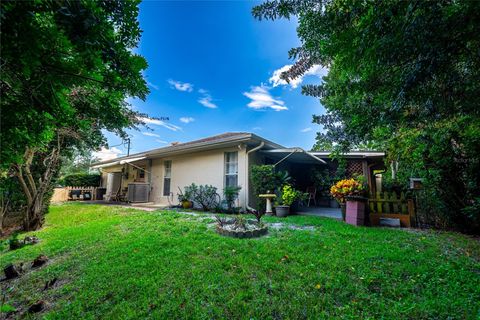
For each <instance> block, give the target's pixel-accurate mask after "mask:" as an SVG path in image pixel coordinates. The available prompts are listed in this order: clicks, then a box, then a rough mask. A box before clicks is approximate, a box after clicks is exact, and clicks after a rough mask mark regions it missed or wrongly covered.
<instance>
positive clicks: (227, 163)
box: [223, 151, 238, 187]
mask: <svg viewBox="0 0 480 320" xmlns="http://www.w3.org/2000/svg"><path fill="white" fill-rule="evenodd" d="M232 153H234V154H236V161H234V162H233V161H230V162H227V158H228V154H232ZM223 162H224V170H223V175H224V178H223V186H224V187H227V177H228V176H234V177H236V181H237V183H236V185H235V186H231V187H236V186H238V151H230V152H225V153H224V161H223ZM230 163H235V164H236V166H235V167H236V168H237V171H236V172H235V173H229V172H228V171H227V170H228V167H229V166H228V165H229V164H230Z"/></svg>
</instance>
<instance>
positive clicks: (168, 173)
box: [163, 160, 172, 196]
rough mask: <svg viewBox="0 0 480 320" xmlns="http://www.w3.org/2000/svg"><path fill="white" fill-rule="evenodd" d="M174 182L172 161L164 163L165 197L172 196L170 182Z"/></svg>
mask: <svg viewBox="0 0 480 320" xmlns="http://www.w3.org/2000/svg"><path fill="white" fill-rule="evenodd" d="M171 180H172V161H170V160H168V161H165V162H164V174H163V195H164V196H169V195H170V181H171Z"/></svg>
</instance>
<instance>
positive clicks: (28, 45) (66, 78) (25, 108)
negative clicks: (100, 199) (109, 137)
mask: <svg viewBox="0 0 480 320" xmlns="http://www.w3.org/2000/svg"><path fill="white" fill-rule="evenodd" d="M138 3H139V2H138V1H66V2H65V1H44V0H39V1H2V2H1V15H0V22H1V23H0V24H1V35H2V55H1V63H2V72H1V73H0V81H1V89H2V99H1V109H2V112H1V116H0V125H1V128H2V130H1V131H0V140H1V141H2V147H1V148H0V159H1V161H0V169H1V170H9V169H10V170H12V171H13V172H14V173H15V177H16V179H19V180H22V179H23V180H25V181H29V182H31V181H33V182H34V184H35V185H33V184H32V183H28V184H26V186H27V187H28V188H25V184H23V187H22V190H23V191H24V192H25V199H26V202H27V206H26V213H25V216H26V217H34V218H35V220H36V221H34V223H33V224H31V226H30V227H32V228H36V227H39V226H40V221H41V220H43V218H42V217H43V215H44V213H45V210H46V208H47V207H48V199H49V198H50V197H49V194H51V190H52V186H53V183H54V182H55V179H56V177H57V176H58V174H59V167H60V165H61V162H62V161H61V160H62V159H63V162H64V163H65V162H67V160H66V159H69V158H70V159H71V158H73V157H74V156H75V152H77V151H79V150H80V151H81V150H94V149H99V148H100V147H101V146H103V145H105V143H106V138H105V136H104V132H105V131H110V132H112V133H114V134H117V135H119V136H120V137H122V138H125V137H126V135H127V134H126V129H128V128H134V127H136V126H137V125H139V124H142V123H144V122H143V120H142V118H143V117H145V116H146V115H144V114H140V113H138V112H135V111H132V109H131V107H130V105H129V104H128V103H126V102H125V101H126V98H128V97H138V98H140V99H145V97H146V95H147V93H148V88H147V86H146V83H145V81H144V79H143V76H142V72H143V70H145V69H146V67H147V63H146V61H145V59H144V58H143V57H141V56H139V55H137V54H135V53H134V50H132V49H134V48H135V47H136V45H137V43H138V41H139V38H140V33H141V30H140V28H139V24H138V21H137V15H138ZM30 165H32V166H33V167H35V170H34V169H33V168H29V167H30ZM30 172H31V175H30ZM32 176H34V177H32ZM40 178H41V179H40ZM27 189H30V190H28V191H26V190H27ZM44 201H46V203H43V202H44ZM39 208H44V209H43V210H44V211H43V212H40V211H39ZM27 220H28V219H27ZM29 224H30V223H29Z"/></svg>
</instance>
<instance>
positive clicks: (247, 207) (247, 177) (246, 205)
mask: <svg viewBox="0 0 480 320" xmlns="http://www.w3.org/2000/svg"><path fill="white" fill-rule="evenodd" d="M264 145H265V142H264V141H262V142H260V144H259V145H258V146H256V147H255V148H253V149H252V150H250V151H247V155H246V157H245V177H246V179H247V181H245V182H246V183H245V208H246V209H248V210H252V211H253V210H255V209H253V208H251V207H250V206H249V205H248V193H249V190H248V187H249V182H250V181H249V177H250V175H249V172H250V171H249V168H248V156H249V155H250V153H252V152H255V151H257V150H259V149H261V148H263V146H264Z"/></svg>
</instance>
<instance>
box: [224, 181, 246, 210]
mask: <svg viewBox="0 0 480 320" xmlns="http://www.w3.org/2000/svg"><path fill="white" fill-rule="evenodd" d="M241 189H242V187H240V186H230V187H225V188H224V189H223V196H224V198H225V202H226V203H227V210H228V211H229V212H233V211H234V210H235V201H236V200H237V199H238V195H239V193H240V190H241Z"/></svg>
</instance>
